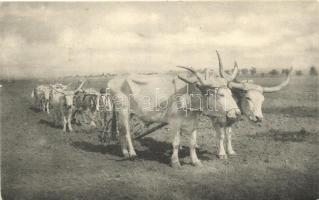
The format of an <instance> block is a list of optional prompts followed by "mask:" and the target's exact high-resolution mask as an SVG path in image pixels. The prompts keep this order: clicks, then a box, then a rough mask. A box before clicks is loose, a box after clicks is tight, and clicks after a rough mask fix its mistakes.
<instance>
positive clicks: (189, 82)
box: [177, 75, 196, 85]
mask: <svg viewBox="0 0 319 200" xmlns="http://www.w3.org/2000/svg"><path fill="white" fill-rule="evenodd" d="M177 77H178V78H179V79H181V80H182V81H184V82H185V83H188V84H190V85H191V84H194V83H196V81H195V82H191V81H189V80H187V79H185V78H183V77H181V76H179V75H177Z"/></svg>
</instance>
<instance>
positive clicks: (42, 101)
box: [31, 83, 70, 114]
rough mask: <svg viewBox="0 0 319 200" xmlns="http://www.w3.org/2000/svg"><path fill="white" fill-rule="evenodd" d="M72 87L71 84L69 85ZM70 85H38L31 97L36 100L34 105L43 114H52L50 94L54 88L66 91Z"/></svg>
mask: <svg viewBox="0 0 319 200" xmlns="http://www.w3.org/2000/svg"><path fill="white" fill-rule="evenodd" d="M69 85H70V84H69ZM69 85H63V84H61V83H56V84H54V85H38V86H36V87H35V88H33V90H32V93H31V97H32V98H34V105H35V107H36V108H39V109H40V110H42V111H43V112H47V113H48V114H49V113H50V94H51V90H52V88H55V89H57V90H65V89H66V88H67V87H68V86H69Z"/></svg>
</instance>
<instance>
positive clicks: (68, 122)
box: [67, 112, 73, 132]
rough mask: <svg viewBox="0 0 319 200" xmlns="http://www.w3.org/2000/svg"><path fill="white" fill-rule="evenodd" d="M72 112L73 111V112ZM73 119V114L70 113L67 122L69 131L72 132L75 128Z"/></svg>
mask: <svg viewBox="0 0 319 200" xmlns="http://www.w3.org/2000/svg"><path fill="white" fill-rule="evenodd" d="M71 113H72V112H71ZM71 120H72V114H69V115H68V119H67V124H68V128H69V131H70V132H72V131H73V128H72V125H71Z"/></svg>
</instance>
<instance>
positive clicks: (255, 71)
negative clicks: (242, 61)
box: [249, 67, 257, 75]
mask: <svg viewBox="0 0 319 200" xmlns="http://www.w3.org/2000/svg"><path fill="white" fill-rule="evenodd" d="M249 71H250V75H255V74H256V73H257V69H256V67H251V69H250V70H249Z"/></svg>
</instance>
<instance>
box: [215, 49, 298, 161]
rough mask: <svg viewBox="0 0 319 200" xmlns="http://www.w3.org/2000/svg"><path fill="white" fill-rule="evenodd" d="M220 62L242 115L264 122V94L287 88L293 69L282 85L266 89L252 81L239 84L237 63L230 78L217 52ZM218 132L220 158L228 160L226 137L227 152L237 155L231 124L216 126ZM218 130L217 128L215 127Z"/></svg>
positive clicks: (224, 76)
mask: <svg viewBox="0 0 319 200" xmlns="http://www.w3.org/2000/svg"><path fill="white" fill-rule="evenodd" d="M217 56H218V61H219V73H220V75H221V77H223V78H225V79H226V80H227V81H228V87H229V88H230V89H231V91H232V94H233V97H234V98H235V100H236V102H237V105H238V106H239V109H240V111H241V113H243V114H244V115H245V116H247V117H248V118H249V120H251V121H253V122H255V123H260V122H261V121H262V120H263V114H262V104H263V101H264V99H265V97H264V93H269V92H277V91H279V90H281V89H282V88H283V87H285V86H287V85H288V83H289V81H290V77H291V72H292V68H291V69H290V71H289V74H288V76H287V78H286V80H285V81H283V82H282V83H281V84H279V85H277V86H273V87H264V86H261V85H257V84H254V83H253V82H252V81H248V80H244V81H241V82H239V81H238V80H237V76H238V66H237V63H236V62H235V70H234V73H233V74H232V75H231V76H230V75H229V74H227V73H225V72H224V68H223V64H222V61H221V58H220V55H219V53H218V52H217ZM215 125H216V126H217V127H218V128H217V132H218V135H219V149H220V150H219V157H220V158H227V155H226V152H225V150H224V146H223V145H224V138H225V135H226V140H227V145H226V146H227V152H228V154H230V155H234V154H236V153H235V151H234V150H233V148H232V145H231V123H226V124H225V126H220V125H218V124H215ZM215 128H216V127H215Z"/></svg>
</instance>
